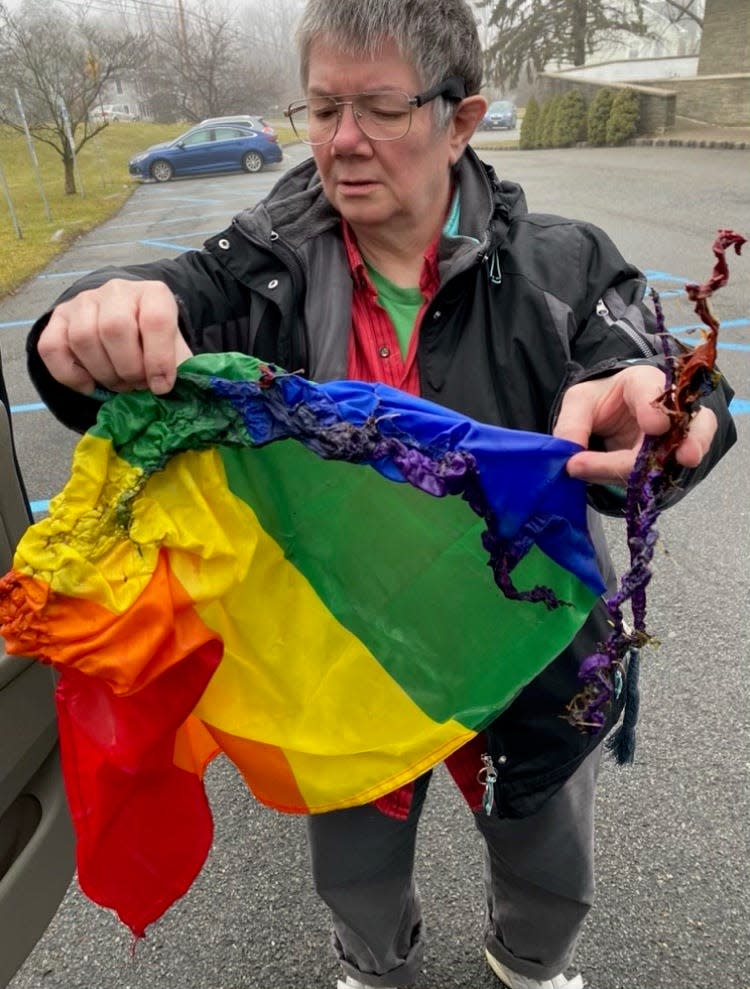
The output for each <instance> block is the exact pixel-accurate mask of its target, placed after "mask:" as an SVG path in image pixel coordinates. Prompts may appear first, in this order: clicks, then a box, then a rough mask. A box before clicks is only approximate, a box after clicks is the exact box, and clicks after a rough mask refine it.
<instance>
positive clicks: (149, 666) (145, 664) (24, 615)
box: [0, 550, 220, 694]
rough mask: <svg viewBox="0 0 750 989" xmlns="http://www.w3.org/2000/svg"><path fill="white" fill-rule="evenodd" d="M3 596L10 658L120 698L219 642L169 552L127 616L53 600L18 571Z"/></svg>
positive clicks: (60, 597) (55, 596)
mask: <svg viewBox="0 0 750 989" xmlns="http://www.w3.org/2000/svg"><path fill="white" fill-rule="evenodd" d="M0 590H2V592H3V595H2V597H3V608H2V613H0V622H2V624H3V634H4V636H5V638H6V643H7V649H8V652H9V653H12V654H17V655H27V654H31V655H35V656H36V657H37V658H38V659H39V660H41V661H42V662H46V663H50V662H53V660H54V666H56V667H58V668H59V669H76V670H79V671H80V672H81V673H85V674H87V675H88V676H96V677H99V678H101V679H103V680H104V681H106V683H108V684H109V686H110V687H111V689H112V690H113V691H114V692H115V694H129V693H132V692H133V691H136V690H140V689H141V688H143V687H145V686H146V685H147V684H149V683H150V682H151V681H152V680H154V679H155V678H156V677H158V676H160V675H161V674H162V673H164V672H166V671H167V670H168V669H170V668H171V667H172V666H174V665H175V664H176V663H178V662H180V660H181V659H183V658H184V657H185V656H188V655H190V654H191V653H193V652H195V650H196V649H198V648H199V647H200V646H203V645H205V644H207V643H208V642H220V637H219V636H218V635H217V633H216V632H214V631H213V630H212V629H210V628H208V626H207V625H206V624H205V623H204V622H203V620H202V619H201V618H200V616H199V615H198V613H197V612H196V610H195V607H194V605H193V601H192V599H191V598H190V597H189V595H188V594H187V592H186V591H185V589H184V587H183V586H182V584H181V583H180V581H179V580H178V579H177V577H175V576H174V574H173V573H172V572H171V570H170V567H169V558H168V555H167V553H166V551H164V550H162V551H161V552H160V553H159V556H158V559H157V563H156V567H155V569H154V573H153V575H152V577H151V580H150V581H149V583H148V585H147V586H146V588H145V590H144V591H143V593H142V594H141V596H140V597H139V599H138V607H137V608H130V609H128V610H127V611H125V612H123V613H122V614H115V613H113V612H111V611H109V610H108V609H107V608H104V607H102V605H100V604H95V603H94V602H92V601H87V600H86V599H84V598H72V597H68V596H67V595H65V594H59V593H55V592H54V591H51V590H50V588H49V587H48V585H47V584H46V583H44V582H43V581H40V580H38V579H37V578H34V577H29V576H26V575H24V574H20V573H18V572H16V571H11V572H10V573H9V574H8V575H6V577H4V578H3V581H2V584H0ZM9 590H10V594H8V591H9Z"/></svg>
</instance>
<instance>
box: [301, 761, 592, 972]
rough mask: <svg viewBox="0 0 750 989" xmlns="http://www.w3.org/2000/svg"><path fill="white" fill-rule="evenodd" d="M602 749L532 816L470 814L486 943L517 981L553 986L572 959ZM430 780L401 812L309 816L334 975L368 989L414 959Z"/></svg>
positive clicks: (359, 810) (583, 910)
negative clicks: (420, 836)
mask: <svg viewBox="0 0 750 989" xmlns="http://www.w3.org/2000/svg"><path fill="white" fill-rule="evenodd" d="M600 759H601V746H599V747H598V748H597V749H596V750H595V752H593V753H592V754H591V755H590V756H589V757H588V758H587V759H586V760H585V761H584V762H583V763H582V764H581V766H580V767H579V769H578V770H577V771H576V772H575V773H574V774H573V776H571V777H570V779H569V780H568V781H567V782H566V783H565V785H564V786H563V787H562V788H561V789H560V790H558V792H557V793H556V794H555V795H554V796H553V797H551V798H550V799H549V800H548V801H547V802H546V803H545V804H544V806H543V807H542V809H541V810H540V811H538V812H537V813H536V814H533V815H531V816H530V817H525V818H521V819H520V820H509V819H501V818H499V817H496V816H494V815H493V816H492V817H488V816H487V815H486V814H484V813H483V812H480V813H477V814H475V815H474V819H475V823H476V826H477V828H478V829H479V831H480V832H481V834H482V836H483V838H484V841H485V886H486V896H487V917H488V920H487V930H486V932H485V944H486V946H487V948H489V950H490V951H491V952H492V954H493V955H494V956H495V957H496V958H497V959H499V961H501V962H502V963H503V964H504V965H506V966H507V967H508V968H510V969H512V970H513V971H515V972H518V973H520V974H521V975H526V976H529V977H531V978H535V979H551V978H553V977H554V976H555V975H557V974H558V973H559V972H562V971H563V970H564V969H565V968H567V966H568V965H569V964H570V962H571V960H572V957H573V952H574V950H575V945H576V941H577V939H578V935H579V933H580V930H581V927H582V925H583V922H584V919H585V917H586V914H587V913H588V910H589V908H590V906H591V902H592V899H593V894H594V871H593V858H594V796H595V788H596V778H597V775H598V770H599V762H600ZM429 781H430V774H429V773H428V774H427V775H425V776H422V777H421V778H420V779H419V780H417V782H416V784H415V793H414V801H413V805H412V808H411V812H410V814H409V817H408V818H407V819H406V820H405V821H397V820H394V819H393V818H390V817H386V816H385V815H384V814H382V813H381V812H380V811H378V810H377V809H376V808H375V807H372V806H369V805H368V806H365V807H354V808H352V809H351V810H342V811H334V812H332V813H330V814H315V815H313V816H311V817H310V818H308V834H309V839H310V850H311V855H312V867H313V877H314V880H315V887H316V889H317V891H318V894H319V896H320V897H321V898H322V899H323V901H324V902H325V903H326V904H327V905H328V907H329V908H330V910H331V912H332V914H333V926H334V944H335V947H336V951H337V953H338V956H339V959H340V961H341V965H342V968H343V969H344V972H346V973H347V974H349V975H351V976H353V977H354V978H355V979H358V980H359V981H360V982H364V983H365V984H366V985H368V986H373V987H378V986H408V985H410V984H411V983H412V982H413V981H414V980H415V979H416V976H417V973H418V971H419V967H420V964H421V960H422V951H423V938H422V920H421V910H420V903H419V896H418V893H417V890H416V886H415V883H414V849H415V842H416V835H417V825H418V823H419V817H420V814H421V812H422V807H423V804H424V799H425V796H426V794H427V787H428V785H429Z"/></svg>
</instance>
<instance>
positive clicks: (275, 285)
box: [268, 278, 279, 288]
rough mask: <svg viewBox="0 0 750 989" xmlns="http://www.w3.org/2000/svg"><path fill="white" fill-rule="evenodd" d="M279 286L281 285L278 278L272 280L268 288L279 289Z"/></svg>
mask: <svg viewBox="0 0 750 989" xmlns="http://www.w3.org/2000/svg"><path fill="white" fill-rule="evenodd" d="M278 284H279V280H278V278H272V279H271V281H270V282H269V283H268V287H269V288H277V287H278Z"/></svg>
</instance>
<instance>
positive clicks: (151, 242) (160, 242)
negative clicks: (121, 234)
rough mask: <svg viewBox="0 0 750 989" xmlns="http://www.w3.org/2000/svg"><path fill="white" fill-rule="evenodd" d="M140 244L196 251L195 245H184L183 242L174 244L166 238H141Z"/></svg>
mask: <svg viewBox="0 0 750 989" xmlns="http://www.w3.org/2000/svg"><path fill="white" fill-rule="evenodd" d="M138 243H139V244H143V245H144V247H165V248H167V249H168V250H170V251H182V252H183V253H184V252H185V251H195V250H197V248H195V247H183V245H182V244H172V243H168V242H167V241H164V240H139V241H138Z"/></svg>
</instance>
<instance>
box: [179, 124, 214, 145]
mask: <svg viewBox="0 0 750 989" xmlns="http://www.w3.org/2000/svg"><path fill="white" fill-rule="evenodd" d="M211 135H212V131H211V129H210V128H209V127H201V129H200V130H194V131H190V132H189V133H188V134H186V135H185V136H184V137H183V138H182V143H183V144H184V145H185V147H186V148H190V147H192V146H193V145H194V144H207V143H208V142H209V141H211V140H213V138H212V136H211Z"/></svg>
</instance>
